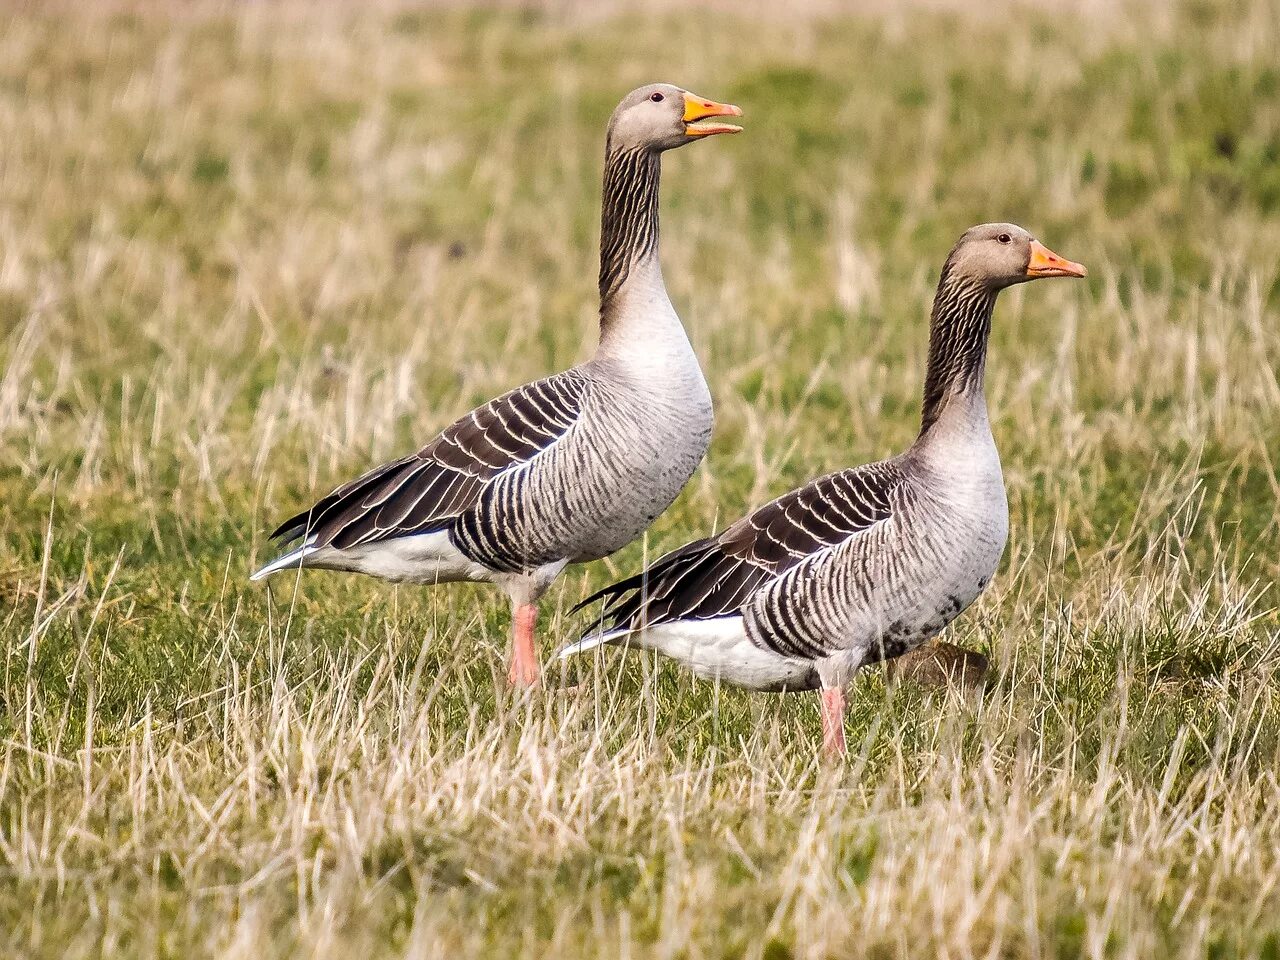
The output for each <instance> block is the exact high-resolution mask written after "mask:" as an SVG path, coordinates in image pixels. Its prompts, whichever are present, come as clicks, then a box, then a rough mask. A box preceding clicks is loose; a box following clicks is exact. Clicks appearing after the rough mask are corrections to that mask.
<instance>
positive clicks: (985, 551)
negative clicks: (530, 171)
mask: <svg viewBox="0 0 1280 960" xmlns="http://www.w3.org/2000/svg"><path fill="white" fill-rule="evenodd" d="M1084 275H1085V268H1084V267H1083V266H1081V265H1080V264H1078V263H1072V262H1071V261H1069V260H1064V259H1063V258H1062V257H1059V256H1058V255H1057V254H1055V253H1052V252H1051V251H1050V250H1048V249H1047V248H1046V247H1045V246H1044V245H1043V244H1041V243H1040V242H1039V241H1037V240H1035V239H1034V238H1033V237H1032V236H1031V234H1029V233H1027V231H1026V230H1023V229H1022V228H1021V227H1018V226H1015V225H1013V224H1010V223H991V224H984V225H982V226H977V227H973V228H972V229H970V230H968V231H967V232H966V233H965V234H964V236H962V237H961V238H960V240H959V242H958V243H957V244H956V245H955V247H954V248H953V249H952V251H951V253H950V254H949V255H948V257H947V259H946V263H945V264H944V266H943V268H942V276H941V279H940V280H939V281H938V290H937V295H936V296H935V298H934V301H933V312H932V318H931V320H930V325H929V358H928V370H927V373H926V376H925V385H924V408H923V415H922V423H921V427H920V433H919V436H918V437H917V438H916V440H915V442H914V443H913V444H912V445H911V447H910V449H908V450H907V451H906V452H905V453H903V454H901V455H899V456H896V457H893V458H892V459H889V460H884V461H881V462H879V463H872V464H868V465H866V466H862V467H857V468H854V469H850V470H842V471H840V472H838V473H832V474H829V475H827V476H825V477H820V478H818V479H817V480H814V481H812V482H810V483H808V484H806V485H805V486H803V487H800V488H799V489H797V490H793V491H791V492H790V493H787V494H784V495H783V496H781V497H779V498H778V499H776V500H774V501H772V502H771V503H767V504H765V505H764V506H762V507H760V508H759V509H758V510H756V511H755V512H754V513H751V514H749V515H748V516H746V517H744V518H742V519H741V520H739V521H737V522H736V523H734V524H733V525H731V526H730V527H728V528H727V529H726V530H725V531H724V532H723V533H721V534H720V535H719V536H715V537H710V538H707V539H704V540H698V541H695V542H693V543H690V544H687V545H685V546H683V547H680V548H679V549H677V550H675V551H673V552H671V553H669V554H667V555H666V556H664V557H662V558H661V559H659V560H657V561H656V562H655V563H653V564H652V565H651V566H650V567H649V569H647V570H645V571H644V572H643V573H640V574H639V575H637V576H634V577H631V578H629V579H626V580H622V581H620V582H618V583H615V584H613V585H612V586H609V587H606V588H605V589H603V590H601V591H600V592H598V593H596V594H594V595H593V596H591V597H589V598H588V599H587V600H585V601H584V602H583V604H580V605H579V606H584V605H586V604H589V603H592V602H593V601H595V600H598V599H600V598H604V599H605V601H606V602H605V606H604V610H603V612H602V613H601V615H600V617H599V618H598V619H597V620H596V621H595V622H594V623H593V624H592V625H591V627H590V628H588V630H587V632H586V633H585V634H584V635H583V637H582V639H580V640H578V641H577V642H575V643H572V644H569V645H568V646H566V647H564V648H562V649H561V651H560V656H561V657H568V656H571V655H573V654H577V653H581V652H583V651H585V650H590V649H592V648H593V647H596V646H598V645H600V644H619V643H621V644H628V645H635V646H638V647H641V648H643V649H650V650H656V651H658V652H660V653H662V654H665V655H667V656H669V657H673V658H675V659H676V660H679V661H680V662H681V663H683V664H684V665H685V666H687V667H689V668H690V669H691V670H693V672H694V673H696V674H698V675H699V676H702V677H707V678H712V679H719V680H723V681H725V682H728V683H732V684H735V685H738V686H743V687H747V688H750V689H753V690H772V691H783V690H814V689H821V691H822V728H823V746H824V749H825V750H826V751H827V752H828V753H837V754H839V753H843V752H844V750H845V742H844V710H845V694H844V688H845V687H846V686H847V685H848V683H849V681H850V680H851V678H852V677H853V675H854V673H855V672H856V671H857V670H858V668H859V667H862V666H864V665H865V664H869V663H874V662H876V661H879V660H883V659H886V658H889V657H895V656H898V655H900V654H902V653H904V652H906V651H908V650H911V649H912V648H913V647H915V646H917V645H918V644H920V643H921V642H923V641H924V640H927V639H928V638H930V637H932V636H934V635H936V634H937V633H938V632H939V631H941V630H942V629H943V628H944V627H945V626H947V624H949V623H950V622H951V621H952V620H954V619H955V618H956V617H957V616H958V615H959V614H960V613H961V612H962V611H963V610H964V609H965V608H966V607H968V606H969V604H971V603H973V601H974V600H975V599H976V598H977V597H978V595H979V594H980V593H981V592H982V590H983V589H984V588H985V587H986V585H987V584H988V583H989V582H990V581H991V577H992V575H993V574H994V573H995V572H996V566H997V564H998V563H999V561H1000V555H1001V554H1002V553H1003V552H1004V546H1005V539H1006V537H1007V535H1008V529H1009V508H1008V502H1007V500H1006V497H1005V490H1004V479H1003V476H1002V474H1001V472H1000V457H999V455H998V454H997V452H996V446H995V442H994V440H993V439H992V436H991V427H990V423H989V421H988V418H987V403H986V398H985V396H984V392H983V374H984V370H985V367H986V357H987V341H988V337H989V334H990V331H991V314H992V310H993V309H994V307H995V302H996V296H997V295H998V294H999V292H1000V291H1001V290H1003V289H1004V288H1005V287H1008V286H1011V285H1013V284H1015V283H1021V282H1023V281H1026V280H1032V279H1035V278H1037V277H1083V276H1084Z"/></svg>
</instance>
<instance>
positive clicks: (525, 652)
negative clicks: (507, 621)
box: [507, 603, 538, 687]
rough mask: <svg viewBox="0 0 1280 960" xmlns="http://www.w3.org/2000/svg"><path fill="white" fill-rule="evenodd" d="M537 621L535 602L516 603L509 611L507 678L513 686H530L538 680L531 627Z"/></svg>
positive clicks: (536, 658) (536, 656) (536, 659)
mask: <svg viewBox="0 0 1280 960" xmlns="http://www.w3.org/2000/svg"><path fill="white" fill-rule="evenodd" d="M537 621H538V605H537V604H536V603H517V604H516V605H515V606H514V607H513V609H512V611H511V669H509V670H508V671H507V680H508V681H510V683H511V685H512V686H513V687H532V686H533V685H534V684H535V683H537V682H538V655H537V654H536V653H534V650H533V627H534V624H535V623H537Z"/></svg>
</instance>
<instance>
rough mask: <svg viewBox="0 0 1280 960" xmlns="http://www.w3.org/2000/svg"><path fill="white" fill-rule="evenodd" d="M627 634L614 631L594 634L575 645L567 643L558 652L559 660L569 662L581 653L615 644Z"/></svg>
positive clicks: (574, 642)
mask: <svg viewBox="0 0 1280 960" xmlns="http://www.w3.org/2000/svg"><path fill="white" fill-rule="evenodd" d="M624 635H625V634H622V633H618V632H617V631H614V632H612V633H593V634H591V635H590V636H586V637H583V638H582V639H580V640H575V641H573V643H566V644H565V645H564V646H563V647H561V648H560V649H559V650H557V651H556V659H557V660H568V659H569V658H570V657H576V656H577V655H578V654H580V653H586V652H587V651H588V650H594V649H595V648H596V647H599V646H603V645H604V644H606V643H613V642H614V641H615V640H617V639H618V638H619V637H621V636H624Z"/></svg>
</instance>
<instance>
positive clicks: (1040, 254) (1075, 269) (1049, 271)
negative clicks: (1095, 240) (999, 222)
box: [1027, 240, 1089, 277]
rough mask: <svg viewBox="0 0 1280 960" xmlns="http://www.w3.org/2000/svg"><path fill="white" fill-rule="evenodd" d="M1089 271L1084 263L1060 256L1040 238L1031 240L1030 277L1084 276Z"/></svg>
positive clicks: (1028, 271)
mask: <svg viewBox="0 0 1280 960" xmlns="http://www.w3.org/2000/svg"><path fill="white" fill-rule="evenodd" d="M1088 272H1089V271H1087V270H1086V269H1085V268H1084V264H1082V263H1076V262H1074V261H1072V260H1067V259H1066V258H1064V257H1060V256H1058V255H1057V254H1056V253H1054V252H1053V251H1052V250H1050V249H1049V248H1048V247H1046V246H1045V245H1044V244H1043V243H1041V242H1040V241H1039V240H1032V241H1031V261H1030V262H1029V263H1028V264H1027V276H1028V277H1083V276H1085V275H1086V274H1088Z"/></svg>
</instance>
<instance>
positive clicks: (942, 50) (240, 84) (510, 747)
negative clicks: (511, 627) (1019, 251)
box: [0, 0, 1280, 960]
mask: <svg viewBox="0 0 1280 960" xmlns="http://www.w3.org/2000/svg"><path fill="white" fill-rule="evenodd" d="M813 4H814V5H813V7H812V9H807V8H806V7H805V5H804V4H801V5H799V9H795V8H784V6H783V5H782V4H776V5H770V4H764V3H751V4H748V5H747V6H746V7H744V8H736V7H735V6H734V5H732V4H721V5H714V6H710V7H705V6H702V7H700V6H692V7H686V6H683V5H680V4H676V3H669V4H664V5H663V6H662V8H661V10H660V11H658V12H656V13H655V12H650V13H648V14H642V13H641V12H639V9H640V8H639V7H636V8H627V7H623V6H618V7H612V6H611V7H608V8H607V9H601V8H599V7H596V6H594V5H584V6H580V7H575V8H572V9H567V8H560V7H558V6H549V7H548V8H547V9H546V10H540V9H524V10H516V9H507V8H493V9H487V10H481V9H473V8H472V9H469V8H466V7H448V6H438V7H428V8H427V9H425V10H423V9H411V8H408V7H402V6H399V5H393V4H381V5H372V6H368V5H363V4H358V3H355V2H352V3H349V4H345V5H343V4H320V5H312V6H309V7H307V6H301V5H298V6H288V5H281V4H272V3H266V4H248V3H246V4H244V5H243V6H231V5H226V4H216V5H214V4H205V5H202V4H200V3H196V4H194V5H192V4H184V5H181V6H180V5H178V4H176V3H175V4H173V5H172V6H169V5H165V4H161V3H137V4H132V5H127V4H119V3H103V4H79V5H77V4H72V3H54V4H50V5H44V6H33V5H18V4H10V5H8V6H7V7H6V8H5V9H4V11H3V12H2V13H0V644H2V645H3V651H4V664H3V675H2V677H0V683H2V686H0V697H2V699H3V703H2V709H0V955H3V956H5V957H13V958H80V957H86V958H87V957H175V958H177V957H181V958H191V957H206V956H208V957H226V958H246V960H248V958H265V957H314V958H346V957H352V956H359V957H366V958H375V957H383V956H407V957H437V956H438V957H462V956H502V957H528V958H541V957H553V956H554V957H566V958H573V957H587V956H603V957H626V958H640V957H649V956H653V957H668V958H687V960H700V958H731V957H740V956H744V957H752V958H759V960H784V958H790V957H795V958H801V957H803V958H845V957H849V958H852V957H864V956H866V957H879V958H888V957H928V956H937V957H951V958H964V957H979V956H981V957H1030V958H1055V957H1060V958H1069V957H1078V956H1088V957H1135V958H1136V957H1157V956H1159V957H1214V958H1227V957H1266V958H1276V957H1280V779H1278V776H1280V617H1278V616H1277V612H1276V611H1277V608H1278V607H1280V589H1278V588H1277V580H1278V579H1280V520H1278V517H1280V509H1278V505H1280V503H1278V502H1280V479H1277V470H1276V467H1277V464H1278V463H1280V382H1278V379H1280V62H1278V61H1277V60H1276V50H1277V49H1280V5H1278V4H1277V3H1276V2H1274V0H1238V2H1228V0H1222V2H1207V0H1196V2H1190V3H1183V4H1165V3H1160V2H1156V0H1150V2H1147V3H1143V2H1135V3H1129V4H1120V3H1116V4H1107V3H1088V4H1081V5H1074V4H1071V3H1067V4H1026V5H1022V4H1018V3H1010V2H1004V0H996V2H995V3H988V4H985V5H980V6H981V9H980V10H977V9H973V7H974V6H977V5H966V4H959V3H954V4H953V3H945V2H932V3H924V2H918V3H914V4H909V5H906V6H899V5H896V4H891V3H878V4H872V5H871V9H870V10H869V11H867V12H863V13H862V14H860V15H856V16H854V15H839V14H837V12H836V9H835V8H836V7H837V6H838V4H834V3H829V4H820V3H818V0H813ZM655 79H662V80H670V81H672V82H676V83H680V84H682V85H685V86H688V87H690V88H692V89H693V90H696V91H698V92H699V93H702V94H704V95H706V96H710V97H714V98H717V99H722V100H729V101H732V102H735V103H738V104H740V105H741V106H742V107H743V108H744V110H745V112H746V119H745V126H746V127H747V130H746V132H745V133H743V134H742V135H741V136H739V137H736V138H718V139H716V140H715V141H713V142H710V143H706V144H700V145H695V146H693V147H691V148H689V149H686V150H681V151H678V152H676V153H673V154H670V155H669V156H668V158H667V161H666V163H665V166H664V173H665V183H664V189H663V218H664V219H663V231H664V233H663V259H664V262H665V265H666V272H667V282H668V287H669V288H670V291H671V294H672V298H673V300H674V301H675V303H676V305H677V308H678V309H679V310H680V312H681V315H682V317H683V318H684V319H685V321H686V324H687V327H688V329H689V331H690V334H691V336H692V338H693V341H694V344H695V346H696V348H697V349H698V352H699V354H700V356H701V357H702V358H703V360H704V367H705V369H706V371H707V375H708V380H709V381H710V383H711V385H712V390H713V393H714V395H715V400H716V404H717V426H716V433H715V438H714V441H713V446H712V451H711V454H710V456H709V457H708V459H707V462H706V464H705V465H704V467H703V468H702V469H701V470H700V471H699V473H698V474H697V475H696V477H695V479H694V480H693V482H692V483H691V484H690V485H689V487H688V488H687V489H686V491H685V493H684V495H683V496H682V497H681V499H680V500H679V501H678V502H677V504H676V505H675V506H674V507H673V508H672V509H671V510H669V511H668V512H667V513H666V514H665V515H664V516H662V517H661V518H660V519H659V520H658V522H657V523H656V524H655V525H654V527H653V528H652V530H651V531H650V534H649V537H648V539H647V543H637V544H634V545H633V546H632V547H630V548H628V549H627V550H625V551H623V552H622V553H620V554H618V555H617V556H615V557H613V558H611V559H610V560H608V561H605V562H602V563H598V564H595V565H592V566H589V567H586V568H575V569H573V570H571V571H570V573H569V574H568V575H567V576H566V577H565V578H564V579H563V580H562V581H561V583H560V584H558V585H557V586H556V587H555V588H554V589H553V590H552V592H551V593H550V594H549V596H548V598H547V602H546V603H545V604H544V610H545V614H544V621H543V622H544V625H545V630H544V633H543V637H542V652H543V654H544V656H545V655H546V654H548V653H549V652H550V650H551V649H552V646H553V645H554V644H556V643H558V642H560V641H561V640H563V639H564V638H567V637H570V636H573V635H574V634H575V631H576V630H577V629H578V628H579V627H580V626H581V624H582V623H583V622H584V617H583V615H577V616H570V615H569V614H568V610H569V608H570V607H571V606H572V605H573V604H574V603H575V602H576V601H577V600H579V599H580V598H582V597H583V596H585V594H586V593H587V592H588V591H589V590H590V589H592V588H593V587H596V586H599V585H601V584H603V583H604V582H605V581H606V580H608V579H609V578H611V577H612V576H614V575H617V574H621V573H626V572H630V571H633V570H635V569H637V568H638V566H639V565H640V563H641V562H642V558H643V556H644V555H645V553H646V551H649V552H653V551H658V550H663V549H666V548H669V547H671V546H674V545H676V544H678V543H681V542H683V541H684V540H686V539H688V538H690V537H692V536H694V535H698V534H702V533H704V532H706V531H709V530H711V529H713V528H715V527H717V526H723V525H724V524H725V523H726V522H727V521H729V520H731V519H733V518H734V517H736V516H737V515H739V514H740V513H741V512H742V511H744V510H746V509H747V508H749V507H751V506H753V505H756V504H759V503H760V502H762V501H763V500H765V499H767V498H768V497H770V496H772V495H774V494H776V493H780V492H782V491H784V490H786V489H788V488H790V487H792V486H794V485H795V484H797V483H798V482H800V481H802V480H804V479H806V478H809V477H811V476H814V475H816V474H818V473H821V472H825V471H828V470H830V469H834V468H836V467H840V466H847V465H853V464H857V463H861V462H865V461H867V460H870V459H874V458H878V457H881V456H885V455H888V454H890V453H893V452H896V451H897V450H899V449H901V448H903V447H904V446H905V445H906V444H907V443H909V442H910V440H911V438H912V437H913V436H914V433H915V430H916V427H917V417H918V407H919V393H920V381H921V378H922V374H923V363H924V353H925V334H926V319H927V310H928V304H929V300H930V298H931V296H932V287H933V282H934V280H935V278H936V274H937V270H938V268H939V266H940V264H941V259H942V257H943V256H944V254H945V253H946V251H947V249H948V248H949V246H950V244H951V243H952V242H953V241H954V239H955V237H956V236H958V235H959V233H960V232H961V231H962V230H963V229H964V228H965V227H967V226H969V225H970V224H972V223H975V222H980V221H984V220H992V219H1012V220H1014V221H1017V222H1020V223H1022V224H1023V225H1025V226H1027V227H1028V228H1030V229H1031V230H1032V231H1033V232H1035V233H1037V234H1038V235H1039V236H1040V237H1041V238H1042V239H1043V240H1044V241H1045V242H1046V243H1048V244H1049V246H1051V247H1052V248H1054V249H1055V250H1056V251H1058V252H1059V253H1061V254H1063V255H1065V256H1068V257H1070V258H1072V259H1077V260H1081V261H1083V262H1085V263H1086V264H1087V265H1088V266H1089V269H1090V271H1091V272H1090V278H1089V280H1088V281H1087V283H1075V284H1068V283H1044V284H1034V285H1031V286H1030V287H1028V288H1021V289H1018V290H1015V291H1013V292H1011V293H1010V294H1008V295H1006V296H1005V297H1004V298H1003V299H1002V302H1001V304H1000V306H999V307H998V308H997V315H996V323H995V332H994V337H993V344H992V355H991V359H990V362H989V366H988V370H989V374H988V393H989V397H990V400H991V405H992V416H993V421H994V432H995V434H996V438H997V442H998V444H999V445H1000V448H1001V451H1002V455H1003V460H1004V468H1005V476H1006V481H1007V486H1008V491H1009V499H1010V510H1011V536H1010V544H1009V549H1008V551H1007V553H1006V557H1005V563H1004V565H1003V566H1002V569H1001V573H1000V575H999V577H998V578H997V580H996V581H995V583H994V584H993V587H992V589H991V590H989V591H988V593H987V594H986V595H985V596H984V597H983V598H982V599H981V600H980V601H979V603H978V604H977V605H976V606H975V607H974V608H973V609H972V610H971V611H970V612H969V613H968V614H967V615H966V616H965V617H963V618H962V619H961V620H960V621H958V622H957V624H956V625H955V626H954V627H953V628H952V630H951V631H950V632H949V635H950V637H951V639H953V640H954V641H955V642H958V643H962V644H965V645H968V646H972V647H976V648H978V649H980V650H983V651H984V652H987V653H988V654H989V655H990V656H991V658H992V661H993V664H994V666H995V670H994V676H993V678H992V680H991V682H990V684H989V686H988V688H987V689H986V690H985V691H984V692H983V693H982V694H981V695H979V696H965V695H963V694H961V693H958V692H950V693H932V694H931V693H927V692H925V691H922V690H920V689H918V688H913V687H910V686H908V685H905V684H900V685H897V686H886V684H885V683H884V681H883V678H882V676H881V675H880V674H879V673H868V674H867V675H865V676H864V677H862V678H861V679H859V681H858V682H857V683H856V684H855V686H854V689H853V691H852V706H851V710H850V716H849V719H848V725H847V730H848V736H849V739H850V744H851V755H850V758H849V761H848V762H847V764H844V765H837V766H834V767H831V766H828V767H825V768H824V767H823V765H821V764H818V763H816V762H815V761H814V759H813V755H814V748H815V746H816V744H817V742H818V715H817V710H816V707H815V703H814V700H813V698H812V697H801V696H792V697H778V696H769V695H747V694H744V693H742V692H740V691H736V690H731V689H717V688H715V687H713V686H711V685H708V684H705V683H702V682H699V681H696V680H694V679H692V678H690V677H688V676H686V675H684V674H682V673H680V672H679V671H678V670H677V669H676V668H674V667H673V666H672V665H671V664H669V663H666V662H658V661H656V660H653V659H649V658H646V657H644V656H640V655H638V654H632V655H629V656H628V655H623V654H621V653H618V652H614V651H610V652H608V653H607V654H606V655H605V656H603V657H601V658H599V659H598V660H597V661H596V662H595V663H594V664H593V663H592V662H591V661H590V660H587V661H585V662H584V663H583V664H581V665H579V666H575V667H573V668H571V670H569V671H568V672H565V673H557V671H556V669H553V670H552V671H551V672H550V674H549V677H548V679H549V683H548V685H547V687H546V688H545V689H541V690H538V691H537V692H536V693H534V694H533V695H531V696H529V697H527V698H524V699H520V698H516V697H513V696H511V695H510V694H509V693H507V692H505V691H504V689H503V684H502V683H500V682H499V681H500V680H501V678H502V675H503V672H504V662H503V657H504V651H505V648H506V643H507V636H506V630H507V623H508V620H507V607H506V601H505V599H503V598H502V597H501V596H500V595H499V594H498V593H497V592H496V591H492V590H486V589H480V588H474V587H454V588H446V589H439V590H434V591H431V590H424V589H417V588H407V587H398V588H397V587H391V586H388V585H385V584H379V583H376V582H373V581H369V580H364V579H357V578H354V577H343V576H340V575H334V574H324V573H310V574H307V575H305V576H302V577H300V578H290V577H288V576H283V577H279V578H276V580H274V581H273V582H272V583H271V584H270V585H269V587H268V586H265V585H260V584H255V585H250V584H248V583H247V582H246V577H247V574H248V572H249V570H250V569H251V568H252V567H253V565H254V564H255V562H260V561H262V560H264V559H265V558H266V557H267V556H268V555H269V551H270V549H271V547H270V546H269V545H268V544H266V543H265V542H264V532H265V531H266V530H268V529H270V527H271V526H272V525H273V522H274V521H277V520H279V519H281V518H283V517H284V516H286V515H288V514H289V513H290V512H291V511H292V510H294V509H296V508H299V507H301V506H305V505H306V504H308V503H310V502H311V498H313V497H314V496H316V495H318V494H320V493H322V492H324V491H326V490H327V489H329V487H330V486H332V485H333V484H335V483H337V482H339V481H341V480H343V479H347V478H349V477H350V476H353V475H354V474H356V473H358V472H360V471H362V470H363V469H364V468H366V467H367V466H369V465H371V464H373V463H375V462H377V461H380V460H382V459H384V458H389V457H391V456H393V455H396V454H399V453H402V452H405V451H407V450H410V449H413V448H414V447H416V446H417V445H418V444H419V443H420V442H421V441H424V440H425V439H427V438H428V437H429V436H430V435H431V434H432V433H433V432H434V431H435V430H437V429H439V428H440V427H442V426H444V425H445V424H447V423H448V422H449V421H450V420H451V419H452V418H453V416H455V415H457V414H458V413H460V412H462V411H463V410H465V409H466V408H467V407H468V406H469V405H471V404H473V403H476V402H479V401H482V400H485V399H487V398H488V397H490V396H491V395H493V394H495V393H497V392H499V391H501V390H503V389H505V388H506V387H509V386H512V385H514V384H516V383H519V382H523V381H525V380H528V379H532V378H535V377H537V376H540V375H542V374H544V373H546V372H549V371H552V370H555V369H559V368H562V367H564V366H567V365H570V364H572V363H574V362H576V361H578V360H580V359H583V358H585V357H586V356H587V355H588V354H589V351H590V350H591V347H592V344H593V339H594V336H595V329H594V324H595V310H596V303H595V271H596V250H595V242H596V237H597V229H598V225H597V218H598V199H599V197H598V191H599V177H600V166H601V158H602V132H603V127H604V123H605V121H606V119H607V117H608V115H609V112H610V111H611V110H612V108H613V106H614V104H615V103H616V102H617V100H618V99H619V98H620V97H621V96H622V95H623V94H624V93H626V92H627V91H628V90H630V89H631V88H632V87H634V86H636V85H638V84H640V83H642V82H646V81H650V80H655ZM573 680H580V681H581V682H580V683H579V684H578V685H577V686H576V688H572V689H567V690H566V689H557V687H558V686H560V685H562V684H566V683H570V684H571V682H572V681H573Z"/></svg>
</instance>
